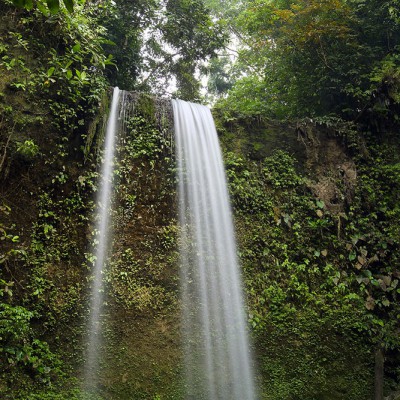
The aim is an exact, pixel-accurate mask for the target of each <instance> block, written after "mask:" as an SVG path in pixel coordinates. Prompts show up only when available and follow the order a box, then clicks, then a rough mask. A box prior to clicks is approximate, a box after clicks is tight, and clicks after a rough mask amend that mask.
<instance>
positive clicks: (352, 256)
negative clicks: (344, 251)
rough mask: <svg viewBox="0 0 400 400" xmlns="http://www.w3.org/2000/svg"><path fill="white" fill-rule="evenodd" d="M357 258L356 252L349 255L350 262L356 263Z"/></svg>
mask: <svg viewBox="0 0 400 400" xmlns="http://www.w3.org/2000/svg"><path fill="white" fill-rule="evenodd" d="M356 257H357V255H356V253H354V252H351V253H350V254H349V260H350V261H354V260H355V259H356Z"/></svg>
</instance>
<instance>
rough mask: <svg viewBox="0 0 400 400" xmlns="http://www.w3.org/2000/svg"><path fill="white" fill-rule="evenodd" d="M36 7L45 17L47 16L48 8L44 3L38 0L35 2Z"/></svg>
mask: <svg viewBox="0 0 400 400" xmlns="http://www.w3.org/2000/svg"><path fill="white" fill-rule="evenodd" d="M36 6H37V8H38V9H39V11H40V12H41V13H42V14H43V15H45V16H46V17H48V16H49V10H48V9H47V7H46V6H45V5H44V3H42V2H41V1H38V2H37V3H36Z"/></svg>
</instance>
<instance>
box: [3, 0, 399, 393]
mask: <svg viewBox="0 0 400 400" xmlns="http://www.w3.org/2000/svg"><path fill="white" fill-rule="evenodd" d="M115 86H118V87H119V88H120V89H123V90H126V91H129V96H130V99H131V101H132V102H133V103H134V107H133V110H132V112H131V114H130V117H129V120H128V121H127V123H126V133H125V137H124V138H121V139H120V140H119V142H118V144H117V153H118V160H117V161H116V171H115V175H116V179H117V180H118V184H117V186H116V193H115V199H114V203H113V204H114V208H113V231H114V242H113V248H112V256H110V259H109V262H108V268H107V272H106V273H105V274H104V282H105V287H106V289H105V291H106V293H107V298H106V302H105V312H104V313H105V315H104V322H103V324H104V326H103V332H104V346H103V347H104V348H103V353H104V359H103V361H102V364H101V374H100V379H101V393H100V394H96V395H92V394H89V393H86V392H85V390H84V389H83V388H82V386H81V383H80V379H81V371H82V365H83V362H84V360H83V358H84V357H83V354H84V353H83V347H84V343H83V338H84V336H85V319H86V317H87V314H88V297H89V294H88V288H89V286H90V274H91V266H92V264H93V248H94V246H95V243H94V242H95V240H94V237H95V232H94V230H95V228H94V225H93V212H94V210H95V208H96V204H95V193H96V191H97V189H98V188H97V185H98V178H99V171H100V168H99V165H100V164H101V158H102V151H101V149H102V143H103V140H104V132H103V131H104V129H103V127H104V125H105V123H106V119H107V114H108V111H109V107H110V97H111V90H110V88H111V87H115ZM171 98H181V99H183V100H188V101H193V102H201V103H204V104H208V105H209V106H210V107H211V108H212V112H213V115H214V118H215V122H216V126H217V129H218V134H219V137H220V142H221V146H222V150H223V155H224V162H225V167H226V173H227V178H228V184H229V190H230V195H231V201H232V207H233V212H234V219H235V228H236V236H237V241H238V246H239V254H238V256H239V259H240V264H241V267H242V271H243V280H244V290H245V297H246V300H247V308H246V315H247V317H248V329H249V332H250V336H251V338H252V343H253V353H254V358H255V364H256V368H255V370H256V380H257V386H258V387H259V398H260V399H265V400H383V399H387V400H396V399H399V398H400V302H399V300H400V285H399V280H400V246H399V245H400V1H399V0H242V1H240V0H99V1H89V0H87V1H84V0H62V1H59V0H46V1H43V0H13V1H11V0H0V398H1V399H18V400H35V399H38V400H39V399H40V400H46V399H48V400H50V399H51V400H56V399H58V400H61V399H86V400H96V399H97V400H109V399H118V400H119V399H121V400H123V399H135V400H136V399H138V400H139V399H146V400H156V399H163V400H167V399H170V400H175V399H183V398H184V396H183V386H184V383H183V382H182V378H181V376H182V354H181V348H180V296H179V271H178V269H179V267H178V259H179V255H178V251H177V242H178V230H179V229H178V227H177V215H176V195H175V190H176V188H175V186H176V176H175V172H176V165H175V161H174V144H173V133H172V129H173V126H172V125H173V121H172V117H171V109H170V105H169V99H171ZM198 400H200V399H198Z"/></svg>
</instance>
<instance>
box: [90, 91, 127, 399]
mask: <svg viewBox="0 0 400 400" xmlns="http://www.w3.org/2000/svg"><path fill="white" fill-rule="evenodd" d="M120 96H121V91H120V90H119V89H118V88H117V87H116V88H114V92H113V98H112V103H111V109H110V114H109V117H108V122H107V130H106V135H105V142H104V153H103V154H104V156H103V157H104V158H103V164H102V168H101V175H100V184H99V191H98V195H97V206H98V210H97V216H96V219H97V224H96V243H97V246H96V251H95V263H94V269H93V282H92V288H91V298H90V316H89V322H88V324H87V331H88V332H87V336H88V348H87V353H86V362H85V366H84V387H85V388H88V389H90V390H93V391H95V390H96V386H97V373H98V366H99V356H100V351H99V348H100V346H101V333H102V332H101V312H102V305H103V294H104V293H103V292H104V290H103V282H102V279H103V272H104V268H105V264H106V260H107V253H108V250H109V247H110V241H111V223H110V212H111V199H112V192H113V172H114V153H115V141H116V134H117V131H118V113H119V105H120Z"/></svg>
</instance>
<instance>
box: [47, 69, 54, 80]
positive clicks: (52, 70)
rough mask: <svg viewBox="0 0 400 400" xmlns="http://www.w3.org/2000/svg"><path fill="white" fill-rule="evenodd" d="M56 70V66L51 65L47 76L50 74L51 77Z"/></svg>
mask: <svg viewBox="0 0 400 400" xmlns="http://www.w3.org/2000/svg"><path fill="white" fill-rule="evenodd" d="M54 70H55V68H54V67H50V68H49V69H48V70H47V76H48V77H49V78H50V76H52V75H53V72H54Z"/></svg>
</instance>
